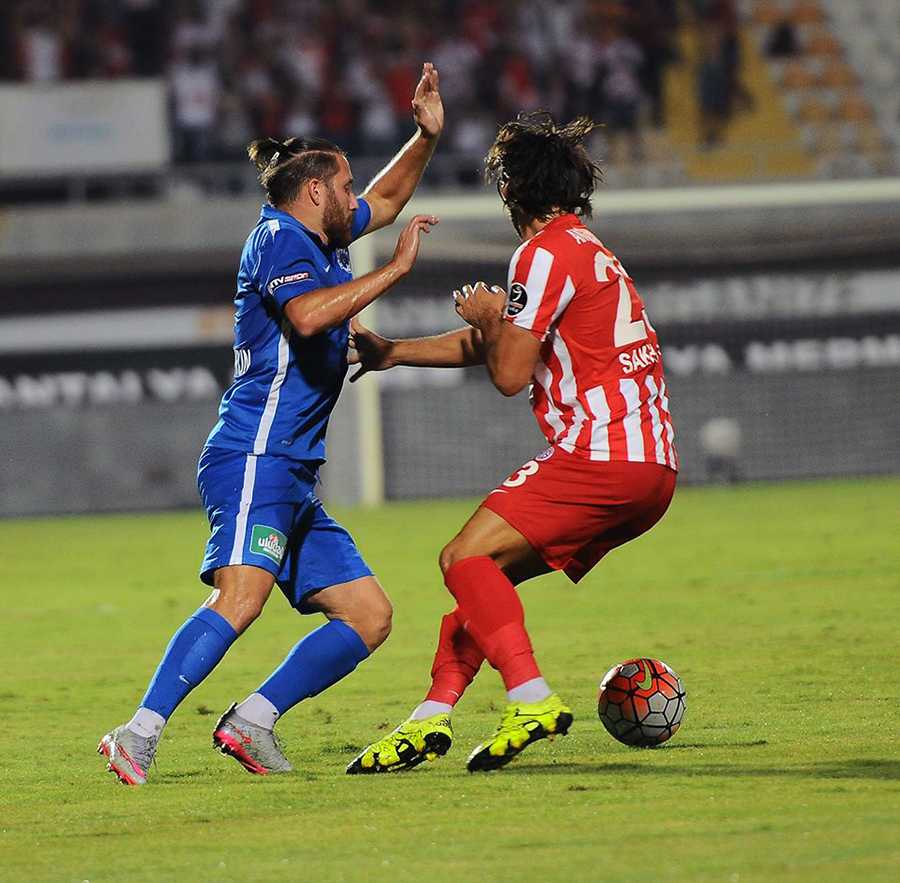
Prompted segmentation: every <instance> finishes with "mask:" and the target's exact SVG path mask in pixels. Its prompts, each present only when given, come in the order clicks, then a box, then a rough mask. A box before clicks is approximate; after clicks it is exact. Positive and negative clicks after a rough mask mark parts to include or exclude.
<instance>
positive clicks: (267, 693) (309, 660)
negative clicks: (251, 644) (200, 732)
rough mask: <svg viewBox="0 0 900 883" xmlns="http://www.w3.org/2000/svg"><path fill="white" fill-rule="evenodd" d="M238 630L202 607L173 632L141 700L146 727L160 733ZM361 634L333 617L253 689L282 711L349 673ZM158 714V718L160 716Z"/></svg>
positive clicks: (361, 648) (360, 655)
mask: <svg viewBox="0 0 900 883" xmlns="http://www.w3.org/2000/svg"><path fill="white" fill-rule="evenodd" d="M236 638H237V632H236V631H235V630H234V629H233V628H232V627H231V625H230V624H229V623H228V621H227V620H226V619H225V618H224V617H223V616H221V615H220V614H218V613H216V612H215V611H214V610H210V608H208V607H201V608H200V609H199V610H198V611H197V612H196V613H195V614H194V615H193V616H192V617H191V618H190V619H188V620H187V622H185V624H184V625H183V626H182V627H181V628H180V629H179V630H178V631H177V632H176V633H175V635H174V636H173V638H172V640H171V641H169V646H168V647H166V652H165V654H164V655H163V658H162V662H160V664H159V667H158V668H157V669H156V674H155V675H154V676H153V680H152V681H151V682H150V686H149V687H148V688H147V693H146V695H145V696H144V698H143V700H142V701H141V708H140V709H139V711H138V714H139V715H141V714H143V710H144V709H147V710H149V711H151V712H153V713H154V715H159V717H153V716H152V715H146V714H144V717H146V718H147V720H146V721H144V720H143V719H141V720H140V721H138V723H140V724H143V725H145V726H147V727H149V730H148V732H150V731H155V732H160V731H161V730H162V726H163V722H164V721H166V720H168V719H169V717H170V715H171V714H172V712H173V711H175V709H176V708H177V707H178V706H179V705H180V704H181V702H182V701H183V700H184V698H185V697H186V696H187V695H188V693H190V692H191V690H193V689H194V687H196V686H197V685H198V684H200V683H201V681H203V679H204V678H205V677H206V676H207V675H208V674H209V673H210V672H211V671H212V670H213V669H214V668H215V667H216V666H217V665H218V664H219V662H220V661H221V659H222V657H223V656H224V655H225V653H226V651H227V650H228V648H229V647H230V646H231V645H232V644H233V643H234V641H235V639H236ZM368 655H369V650H368V648H367V647H366V645H365V643H364V642H363V639H362V638H361V637H360V636H359V635H358V634H357V633H356V632H355V631H354V630H353V629H352V628H351V627H350V626H348V625H347V624H346V623H344V622H341V621H340V620H337V619H334V620H331V621H330V622H328V623H326V624H325V625H323V626H321V627H320V628H317V629H316V630H315V631H313V632H310V633H309V634H308V635H307V636H306V637H305V638H304V639H303V640H302V641H300V643H299V644H297V645H296V646H295V647H294V649H293V650H291V652H290V653H289V654H288V656H287V658H286V659H285V660H284V662H282V663H281V665H280V666H279V667H278V668H277V669H276V670H275V671H274V672H273V673H272V675H271V676H270V677H269V678H268V680H266V682H265V683H264V684H263V685H262V686H261V687H260V688H259V689H258V690H257V693H259V694H260V695H262V696H263V697H264V698H265V699H267V700H268V701H269V702H271V703H272V705H273V706H274V707H275V708H276V709H277V710H278V714H279V715H280V714H283V713H284V712H285V711H287V710H288V709H289V708H293V706H295V705H296V704H297V703H298V702H300V701H301V700H302V699H307V698H308V697H310V696H316V695H318V694H319V693H321V692H322V691H323V690H326V689H328V687H330V686H331V685H332V684H335V683H337V682H338V681H339V680H340V679H341V678H343V677H345V676H346V675H348V674H350V672H351V671H353V669H355V668H356V666H357V665H359V663H360V662H362V661H363V660H364V659H365V658H366V657H367V656H368ZM160 718H161V719H162V720H160Z"/></svg>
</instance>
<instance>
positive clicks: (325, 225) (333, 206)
mask: <svg viewBox="0 0 900 883" xmlns="http://www.w3.org/2000/svg"><path fill="white" fill-rule="evenodd" d="M352 223H353V212H352V211H348V212H346V213H345V212H344V210H343V209H342V208H341V204H340V203H339V202H338V200H337V196H335V194H334V188H333V187H329V188H328V196H327V197H326V199H325V212H324V214H323V215H322V232H323V233H324V234H325V237H326V238H327V239H328V244H329V245H330V246H331V247H332V248H346V247H347V246H348V245H350V242H351V241H352V236H351V233H350V226H351V225H352Z"/></svg>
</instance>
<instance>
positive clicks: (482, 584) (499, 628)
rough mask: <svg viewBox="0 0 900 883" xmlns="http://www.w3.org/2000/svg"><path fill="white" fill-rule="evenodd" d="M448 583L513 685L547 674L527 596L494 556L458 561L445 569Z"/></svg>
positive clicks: (474, 633) (469, 626) (474, 632)
mask: <svg viewBox="0 0 900 883" xmlns="http://www.w3.org/2000/svg"><path fill="white" fill-rule="evenodd" d="M444 583H445V585H446V586H447V588H448V589H449V590H450V594H451V595H453V597H454V598H456V601H457V603H458V604H459V612H458V613H457V617H458V618H459V620H460V622H462V623H463V626H464V628H465V629H466V631H467V632H468V633H469V635H471V637H472V638H473V639H474V640H475V642H476V643H477V644H478V646H479V647H480V648H481V650H482V651H483V652H484V655H485V656H486V657H487V660H488V662H490V664H491V665H492V666H493V667H494V668H496V669H497V671H499V672H500V676H501V677H502V678H503V683H504V684H505V685H506V689H507V690H511V689H512V688H513V687H517V686H519V684H523V683H525V681H530V680H531V679H532V678H539V677H540V676H541V672H540V669H539V668H538V665H537V662H536V661H535V659H534V651H533V650H532V647H531V639H530V638H529V637H528V632H527V631H525V611H524V610H523V609H522V602H521V601H520V600H519V595H518V593H517V592H516V589H515V587H514V586H513V584H512V583H511V582H510V581H509V579H508V578H507V577H506V575H505V574H504V573H503V571H502V570H500V568H499V567H498V566H497V564H496V562H494V561H493V559H491V558H488V557H486V556H477V557H474V558H464V559H463V560H462V561H457V562H456V564H453V565H452V566H451V567H449V568H448V569H447V572H446V573H445V574H444Z"/></svg>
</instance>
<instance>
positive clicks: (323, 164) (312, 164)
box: [247, 138, 344, 208]
mask: <svg viewBox="0 0 900 883" xmlns="http://www.w3.org/2000/svg"><path fill="white" fill-rule="evenodd" d="M247 155H248V156H249V157H250V162H252V163H253V165H255V166H256V168H258V169H259V172H260V174H259V180H260V183H261V184H262V185H263V188H264V189H265V191H266V199H267V200H268V201H269V203H270V204H271V205H273V206H275V207H276V208H278V207H279V206H283V205H288V204H289V203H291V202H293V201H294V199H295V198H296V197H297V195H298V194H299V193H300V189H301V187H303V185H304V184H305V183H306V182H307V181H310V180H312V179H313V178H319V179H320V180H322V181H330V180H331V179H332V178H333V177H334V175H335V174H336V173H337V170H338V161H337V157H338V155H341V156H343V155H344V151H343V150H341V148H340V147H338V146H337V144H334V143H333V142H331V141H328V140H327V139H325V138H288V139H287V141H277V140H276V139H275V138H258V139H257V140H256V141H251V142H250V144H249V145H248V147H247Z"/></svg>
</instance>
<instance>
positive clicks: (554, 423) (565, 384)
mask: <svg viewBox="0 0 900 883" xmlns="http://www.w3.org/2000/svg"><path fill="white" fill-rule="evenodd" d="M507 290H508V295H507V302H506V314H505V318H506V319H507V321H509V322H512V323H513V324H514V325H518V326H519V327H521V328H526V329H528V330H529V331H531V332H532V334H534V335H535V336H536V337H537V338H539V339H540V341H541V349H540V356H539V359H538V363H537V366H536V368H535V371H534V375H533V377H532V381H531V388H530V398H531V406H532V408H533V409H534V414H535V416H536V417H537V421H538V424H539V425H540V427H541V431H542V432H543V433H544V435H545V436H546V437H547V439H548V440H549V441H550V442H551V444H556V445H559V446H560V447H562V448H564V449H565V450H567V451H570V452H573V453H580V454H583V455H584V456H586V457H589V458H590V459H592V460H630V461H638V462H649V463H660V464H662V465H664V466H669V467H671V468H672V469H677V467H678V461H677V458H676V455H675V448H674V447H673V439H674V433H673V431H672V419H671V417H670V415H669V400H668V395H667V391H666V381H665V377H664V376H663V369H662V357H661V352H660V349H659V343H658V341H657V338H656V331H655V330H654V329H653V326H652V325H651V324H650V320H649V319H648V318H647V312H646V310H645V309H644V304H643V302H642V301H641V298H640V297H639V295H638V293H637V291H635V288H634V283H633V281H632V279H631V277H630V276H629V275H628V273H627V272H626V271H625V268H624V267H623V266H622V265H621V264H620V263H619V261H618V259H617V258H616V256H615V255H614V254H613V253H612V252H611V251H609V250H608V249H607V248H605V247H604V246H603V244H602V243H601V242H600V240H599V239H597V237H596V236H594V234H593V233H591V231H590V230H588V229H587V227H585V226H584V225H583V224H582V223H581V221H580V220H579V219H578V218H577V217H576V216H575V215H572V214H570V215H564V216H562V217H559V218H554V219H553V220H552V221H551V222H550V223H549V224H547V226H546V227H544V228H543V229H542V230H541V231H540V232H539V233H538V234H537V235H535V236H533V237H532V238H531V239H529V240H528V241H527V242H525V243H523V244H522V245H521V246H520V247H519V248H518V249H517V251H516V253H515V254H514V255H513V257H512V260H511V261H510V265H509V283H508V289H507Z"/></svg>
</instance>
